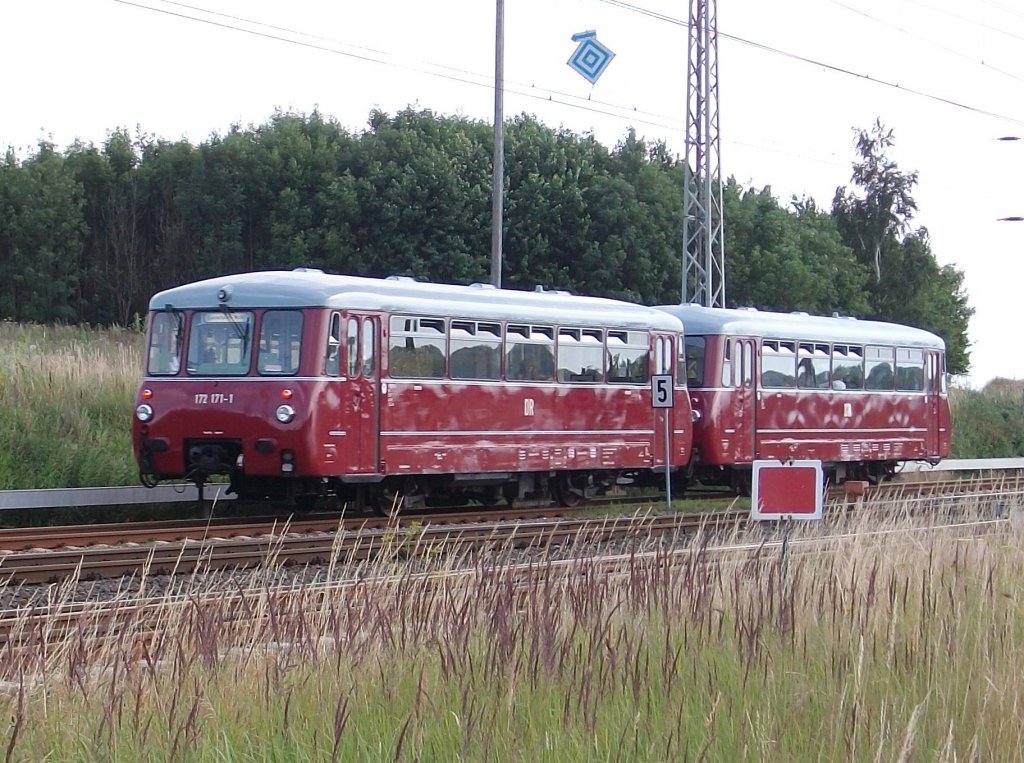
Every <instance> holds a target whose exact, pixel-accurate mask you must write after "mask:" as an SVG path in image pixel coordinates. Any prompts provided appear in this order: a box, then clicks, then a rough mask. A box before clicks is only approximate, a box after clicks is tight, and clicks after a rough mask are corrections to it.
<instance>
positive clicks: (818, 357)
mask: <svg viewBox="0 0 1024 763" xmlns="http://www.w3.org/2000/svg"><path fill="white" fill-rule="evenodd" d="M830 356H831V353H830V352H829V347H828V345H827V344H812V343H810V342H801V343H800V347H799V349H798V351H797V363H796V384H797V386H798V387H800V388H801V389H828V386H829V365H830V360H831V357H830Z"/></svg>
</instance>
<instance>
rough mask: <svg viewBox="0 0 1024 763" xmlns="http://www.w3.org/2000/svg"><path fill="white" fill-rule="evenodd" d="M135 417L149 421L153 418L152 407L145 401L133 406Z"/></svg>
mask: <svg viewBox="0 0 1024 763" xmlns="http://www.w3.org/2000/svg"><path fill="white" fill-rule="evenodd" d="M135 418H137V419H138V420H139V421H149V420H150V419H151V418H153V409H152V408H151V407H150V406H148V405H146V404H145V403H141V404H140V405H138V406H136V408H135Z"/></svg>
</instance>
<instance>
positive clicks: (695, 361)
mask: <svg viewBox="0 0 1024 763" xmlns="http://www.w3.org/2000/svg"><path fill="white" fill-rule="evenodd" d="M706 343H707V340H706V339H705V338H704V337H702V336H687V337H686V341H685V342H684V344H683V346H682V347H681V348H680V349H681V350H682V352H683V355H684V357H683V358H682V359H681V362H680V363H679V373H680V374H683V373H685V374H686V385H687V386H689V387H703V386H704V350H705V346H706ZM680 383H682V381H681V380H680Z"/></svg>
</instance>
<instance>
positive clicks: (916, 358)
mask: <svg viewBox="0 0 1024 763" xmlns="http://www.w3.org/2000/svg"><path fill="white" fill-rule="evenodd" d="M896 389H899V390H903V391H906V392H923V391H924V351H923V350H912V349H909V348H904V347H900V348H897V350H896Z"/></svg>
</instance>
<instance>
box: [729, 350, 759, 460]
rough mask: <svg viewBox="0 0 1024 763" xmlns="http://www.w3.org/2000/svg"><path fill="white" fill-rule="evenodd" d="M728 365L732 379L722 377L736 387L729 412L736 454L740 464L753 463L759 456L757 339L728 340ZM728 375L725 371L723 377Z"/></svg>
mask: <svg viewBox="0 0 1024 763" xmlns="http://www.w3.org/2000/svg"><path fill="white" fill-rule="evenodd" d="M729 345H730V347H729V353H730V354H729V358H730V362H729V366H730V367H731V368H730V370H731V379H729V380H727V379H725V378H723V379H722V381H723V383H724V384H725V385H726V386H731V387H732V388H733V395H732V398H733V405H732V409H731V411H730V414H731V416H732V425H733V426H734V427H735V442H736V446H735V451H734V452H735V455H736V462H737V463H744V464H745V463H750V462H753V460H754V459H755V458H756V457H757V447H756V433H757V406H756V405H755V397H754V396H755V388H754V377H755V373H756V370H755V366H754V358H755V357H756V352H755V351H754V340H753V339H747V338H733V339H732V340H731V341H730V342H729ZM724 376H725V374H724V372H723V377H724Z"/></svg>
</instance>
